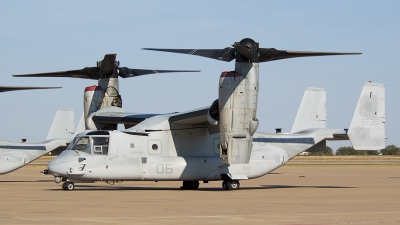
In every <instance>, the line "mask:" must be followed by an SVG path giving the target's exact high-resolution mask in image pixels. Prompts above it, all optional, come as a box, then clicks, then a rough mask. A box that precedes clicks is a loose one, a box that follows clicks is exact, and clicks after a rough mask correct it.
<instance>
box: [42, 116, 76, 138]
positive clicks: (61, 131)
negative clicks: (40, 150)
mask: <svg viewBox="0 0 400 225" xmlns="http://www.w3.org/2000/svg"><path fill="white" fill-rule="evenodd" d="M74 127H75V120H74V110H71V109H59V110H58V111H57V113H56V116H55V117H54V120H53V123H52V124H51V127H50V131H49V133H48V135H47V138H46V140H49V139H58V138H66V139H72V138H73V137H74Z"/></svg>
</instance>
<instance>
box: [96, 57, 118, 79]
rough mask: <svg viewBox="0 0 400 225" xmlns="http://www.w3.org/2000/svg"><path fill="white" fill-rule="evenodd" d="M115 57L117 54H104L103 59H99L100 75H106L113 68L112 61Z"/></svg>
mask: <svg viewBox="0 0 400 225" xmlns="http://www.w3.org/2000/svg"><path fill="white" fill-rule="evenodd" d="M116 58H117V54H107V55H105V56H104V59H103V61H101V67H100V69H101V70H100V71H101V75H102V76H106V75H110V74H111V73H112V72H113V69H114V62H115V59H116Z"/></svg>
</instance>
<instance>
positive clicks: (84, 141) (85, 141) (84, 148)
mask: <svg viewBox="0 0 400 225" xmlns="http://www.w3.org/2000/svg"><path fill="white" fill-rule="evenodd" d="M89 140H90V139H89V137H81V138H79V140H77V141H76V142H75V143H74V144H73V146H72V147H71V148H70V149H71V150H77V151H81V152H86V153H88V154H90V153H91V150H90V141H89ZM74 141H75V140H74ZM71 144H72V143H71Z"/></svg>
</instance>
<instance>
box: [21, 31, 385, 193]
mask: <svg viewBox="0 0 400 225" xmlns="http://www.w3.org/2000/svg"><path fill="white" fill-rule="evenodd" d="M150 50H160V51H169V52H178V53H187V54H193V55H200V56H205V57H209V58H214V59H219V60H223V61H231V60H233V59H236V64H235V71H230V72H223V73H222V74H221V76H220V81H219V86H218V87H219V88H218V89H219V98H218V99H217V100H216V101H214V102H213V103H212V104H211V107H205V108H201V109H197V110H191V111H188V112H184V113H170V114H162V115H157V114H135V113H127V112H124V111H123V110H122V108H121V105H120V104H115V103H118V102H120V101H119V99H120V96H119V94H118V95H115V94H114V96H117V97H118V98H117V97H114V98H110V97H109V96H111V95H110V94H112V93H111V92H110V94H108V89H109V87H112V88H111V89H112V90H117V88H115V85H114V86H113V85H111V86H110V85H109V83H110V82H111V79H109V78H112V79H113V80H112V82H115V83H117V82H118V81H117V78H118V74H121V70H120V69H119V67H118V63H117V62H112V59H110V60H106V57H105V58H104V60H103V62H101V63H100V65H104V61H107V62H108V63H107V65H111V66H110V67H108V66H107V67H106V68H107V69H104V68H103V66H98V67H97V69H90V71H92V70H93V71H92V72H90V73H88V72H87V71H89V69H87V68H85V69H83V70H80V71H67V72H60V73H46V74H28V75H18V76H31V77H35V76H63V75H65V74H66V73H68V76H72V77H81V76H82V73H84V74H85V76H86V77H81V78H87V77H90V78H91V79H99V85H98V86H91V87H87V88H86V89H85V95H84V96H85V97H84V100H85V104H84V105H85V109H84V112H85V122H86V128H87V129H88V131H85V132H84V133H81V134H79V135H77V136H76V137H75V139H74V140H73V142H71V145H70V146H69V147H68V148H67V150H66V151H64V152H63V153H62V154H61V155H60V156H58V157H57V158H55V159H54V160H52V161H51V162H50V163H49V170H48V172H49V173H51V174H52V175H53V176H54V177H55V181H56V182H57V183H59V182H61V181H64V183H63V189H64V190H73V189H74V183H76V182H94V181H99V180H103V181H109V182H115V181H124V180H155V181H159V180H180V181H183V186H182V188H183V189H197V188H198V186H199V181H201V180H202V181H204V182H208V181H214V180H223V182H222V187H223V188H224V189H238V188H239V180H244V179H249V178H256V177H259V176H262V175H265V174H266V173H269V172H271V171H273V170H274V169H276V168H278V167H279V166H281V165H282V164H284V163H286V162H287V161H288V160H289V159H291V158H293V157H294V156H296V155H297V154H299V153H301V152H303V151H305V150H310V148H314V149H316V148H322V147H324V146H325V141H326V140H345V139H350V140H351V141H352V143H353V146H354V148H356V149H360V150H371V149H381V148H384V120H385V116H384V103H383V107H382V104H381V103H382V101H383V102H384V87H383V85H377V84H373V85H367V86H368V88H370V89H371V91H370V92H369V93H367V94H365V93H366V92H365V93H364V91H363V92H362V98H363V99H362V101H361V100H360V101H359V102H361V103H360V104H366V101H367V100H368V99H366V98H367V96H369V98H370V101H372V102H371V104H370V105H371V107H369V110H371V109H372V111H371V112H372V113H375V114H368V115H366V114H365V115H364V114H362V115H358V114H357V116H356V113H355V117H354V118H355V119H354V118H353V121H354V122H352V124H351V126H350V130H349V131H348V132H347V130H343V129H326V128H324V127H320V126H321V124H324V122H321V121H319V120H324V119H325V117H324V115H322V114H321V115H314V113H318V112H315V111H313V110H307V108H308V107H301V108H303V109H302V110H299V112H302V113H300V114H301V115H299V118H302V119H299V120H307V119H308V118H309V117H312V118H313V121H309V122H304V121H303V122H301V121H300V122H295V124H298V125H296V126H294V127H295V128H294V129H295V130H299V129H300V128H301V130H300V131H297V132H293V133H291V134H267V133H258V132H256V130H257V127H258V123H259V122H258V119H257V117H256V111H257V95H258V89H259V83H258V76H259V72H258V64H259V62H267V61H272V60H279V59H286V58H293V57H305V56H322V55H347V54H360V53H335V52H334V53H331V52H303V51H301V52H299V51H283V50H276V49H273V48H268V49H266V48H259V45H258V43H256V42H254V41H253V40H251V39H248V38H246V39H243V40H242V41H241V42H238V43H235V44H234V45H233V48H225V49H208V50H198V49H186V50H174V49H150ZM106 56H107V55H106ZM113 59H115V57H114V58H113ZM98 65H99V64H98ZM104 71H105V72H104ZM122 71H124V70H122ZM88 74H89V75H90V76H89V75H88ZM122 77H124V76H122ZM102 79H109V81H107V85H104V84H102V83H101V82H102ZM365 88H366V87H364V89H365ZM364 89H363V90H364ZM114 92H115V91H114ZM116 93H117V92H116ZM312 96H313V94H312ZM364 98H365V99H364ZM360 99H361V98H360ZM303 100H304V99H303ZM306 102H307V101H306ZM317 102H319V101H317ZM110 103H111V104H110ZM305 104H306V105H307V104H309V103H305ZM378 106H379V107H378ZM360 107H361V106H360ZM311 108H312V107H311ZM317 108H318V107H317ZM361 108H362V107H361ZM364 108H365V107H364ZM312 109H314V108H312ZM360 110H363V109H360ZM356 112H357V111H356ZM358 113H361V112H358ZM303 114H305V115H303ZM314 116H316V117H315V118H314ZM314 120H317V122H316V121H314ZM318 121H319V122H318ZM360 121H361V122H360ZM303 123H304V124H306V125H307V126H306V125H302V124H303ZM360 123H361V124H360ZM116 124H124V125H125V128H126V129H125V130H122V131H117V130H115V125H116ZM306 128H307V129H306ZM340 132H342V133H340ZM253 136H255V138H254V137H253Z"/></svg>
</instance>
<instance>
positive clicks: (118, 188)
mask: <svg viewBox="0 0 400 225" xmlns="http://www.w3.org/2000/svg"><path fill="white" fill-rule="evenodd" d="M283 188H323V189H338V188H358V187H345V186H291V185H260V186H255V187H240V189H239V190H235V191H241V190H262V189H266V190H267V189H283ZM48 190H50V191H64V190H62V189H61V187H58V188H56V189H55V188H52V189H48ZM74 191H190V190H182V189H180V188H179V187H127V186H111V185H110V186H95V185H75V190H74ZM192 191H226V190H223V189H222V187H221V188H219V187H210V188H207V187H203V188H201V187H200V188H199V189H197V190H192Z"/></svg>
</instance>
